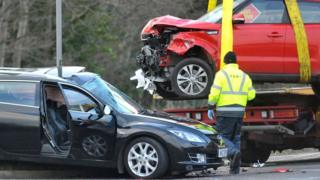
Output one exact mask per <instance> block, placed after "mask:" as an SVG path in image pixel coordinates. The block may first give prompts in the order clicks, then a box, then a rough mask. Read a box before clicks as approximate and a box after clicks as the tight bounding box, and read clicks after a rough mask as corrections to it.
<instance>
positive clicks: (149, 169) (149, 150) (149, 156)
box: [128, 142, 159, 177]
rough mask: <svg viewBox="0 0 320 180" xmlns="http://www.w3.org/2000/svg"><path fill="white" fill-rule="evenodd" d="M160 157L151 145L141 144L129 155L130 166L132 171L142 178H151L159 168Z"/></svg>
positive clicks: (132, 149) (132, 148) (130, 151)
mask: <svg viewBox="0 0 320 180" xmlns="http://www.w3.org/2000/svg"><path fill="white" fill-rule="evenodd" d="M158 162H159V156H158V152H157V151H156V149H155V148H154V147H153V146H152V145H151V144H149V143H146V142H139V143H137V144H135V145H133V146H132V147H131V149H130V150H129V153H128V165H129V168H130V169H131V171H132V172H133V173H134V174H135V175H137V176H140V177H147V176H150V175H151V174H153V173H154V172H155V170H156V169H157V167H158Z"/></svg>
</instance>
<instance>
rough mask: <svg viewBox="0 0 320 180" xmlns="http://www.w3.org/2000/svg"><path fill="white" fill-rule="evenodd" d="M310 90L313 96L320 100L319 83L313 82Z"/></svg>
mask: <svg viewBox="0 0 320 180" xmlns="http://www.w3.org/2000/svg"><path fill="white" fill-rule="evenodd" d="M311 87H312V90H313V92H314V94H315V95H316V96H317V97H318V98H320V83H319V82H313V83H312V84H311Z"/></svg>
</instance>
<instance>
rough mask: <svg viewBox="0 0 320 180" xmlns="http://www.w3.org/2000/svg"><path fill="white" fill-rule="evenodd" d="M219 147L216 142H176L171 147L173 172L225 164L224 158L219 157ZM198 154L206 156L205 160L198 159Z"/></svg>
mask: <svg viewBox="0 0 320 180" xmlns="http://www.w3.org/2000/svg"><path fill="white" fill-rule="evenodd" d="M220 148H221V147H220ZM218 149H219V146H218V145H217V144H216V143H214V142H210V143H209V144H193V143H189V142H185V143H182V144H174V145H173V146H171V147H170V148H169V158H170V160H171V172H173V173H174V172H179V173H181V172H189V171H197V170H204V169H209V168H214V169H217V168H218V167H220V166H223V165H224V161H223V159H222V158H219V157H218ZM197 154H198V155H201V156H204V157H205V162H200V161H199V159H197Z"/></svg>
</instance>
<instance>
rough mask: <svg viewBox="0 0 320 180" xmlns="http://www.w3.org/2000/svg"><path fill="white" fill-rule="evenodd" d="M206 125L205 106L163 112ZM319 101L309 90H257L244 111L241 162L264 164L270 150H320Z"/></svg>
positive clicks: (209, 121)
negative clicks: (311, 148) (254, 97)
mask: <svg viewBox="0 0 320 180" xmlns="http://www.w3.org/2000/svg"><path fill="white" fill-rule="evenodd" d="M164 111H166V112H167V113H171V114H175V115H178V116H186V117H190V118H193V119H196V120H199V121H202V122H205V123H207V124H211V125H215V120H209V119H208V116H207V107H200V108H174V109H165V110H164ZM319 115H320V113H319V98H318V97H317V96H316V95H315V94H314V93H313V90H312V89H311V88H310V87H299V88H285V89H272V90H264V91H258V92H257V97H256V99H255V100H254V101H253V102H250V103H249V104H248V106H247V108H246V113H245V117H244V120H243V127H242V139H243V141H242V142H243V143H242V146H241V148H242V155H243V156H242V161H243V162H245V163H253V162H257V161H258V160H259V162H265V161H266V160H267V159H268V157H269V155H270V153H271V151H276V150H279V151H282V150H285V149H302V148H309V147H313V148H319V147H320V118H319V117H320V116H319Z"/></svg>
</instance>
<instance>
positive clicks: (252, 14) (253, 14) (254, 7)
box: [239, 0, 287, 24]
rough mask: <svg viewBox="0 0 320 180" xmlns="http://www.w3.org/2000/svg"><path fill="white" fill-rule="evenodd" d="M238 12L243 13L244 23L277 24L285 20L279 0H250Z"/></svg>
mask: <svg viewBox="0 0 320 180" xmlns="http://www.w3.org/2000/svg"><path fill="white" fill-rule="evenodd" d="M239 13H241V14H243V15H244V17H245V23H246V24H250V23H254V24H278V23H286V21H287V16H286V10H285V6H284V3H283V1H281V0H252V1H250V2H249V3H248V4H247V5H246V6H245V7H244V8H243V9H242V10H240V12H239Z"/></svg>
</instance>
